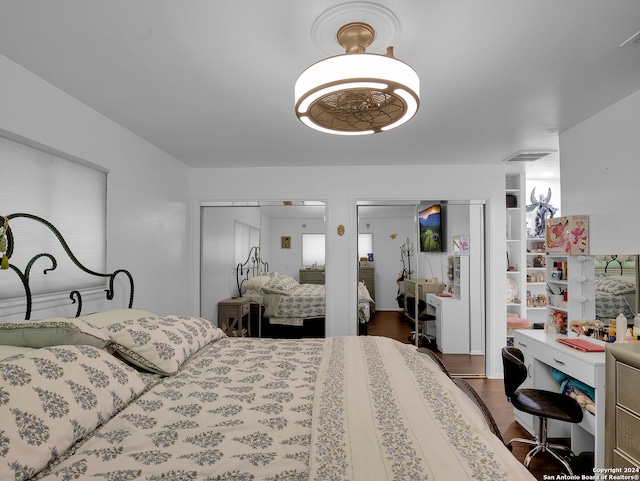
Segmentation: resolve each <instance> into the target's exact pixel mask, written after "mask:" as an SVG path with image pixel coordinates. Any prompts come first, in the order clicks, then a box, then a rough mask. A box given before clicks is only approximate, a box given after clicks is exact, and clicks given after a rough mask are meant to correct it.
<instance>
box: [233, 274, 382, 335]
mask: <svg viewBox="0 0 640 481" xmlns="http://www.w3.org/2000/svg"><path fill="white" fill-rule="evenodd" d="M242 287H243V289H241V290H240V292H241V293H242V296H243V297H248V298H249V299H251V302H252V303H255V304H258V305H259V306H261V308H262V309H261V315H262V317H263V318H265V319H266V323H268V324H269V325H271V326H274V325H279V326H295V327H304V326H305V323H306V324H307V325H309V324H313V323H322V322H323V320H324V317H325V308H326V307H325V306H326V302H325V286H324V284H300V283H299V282H298V281H297V280H295V279H294V278H293V277H291V276H289V275H288V274H284V273H280V272H269V273H263V274H262V275H256V276H253V277H247V278H246V279H245V280H244V281H243V283H242ZM373 302H374V301H373V299H372V298H371V295H370V294H369V290H368V289H367V286H366V285H365V284H364V282H358V320H359V322H360V323H361V324H366V323H367V322H369V320H370V318H371V309H370V306H371V304H372V303H373ZM263 328H264V329H265V330H268V329H269V326H266V327H265V326H263ZM272 329H273V327H272Z"/></svg>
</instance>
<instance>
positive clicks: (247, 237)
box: [233, 220, 260, 269]
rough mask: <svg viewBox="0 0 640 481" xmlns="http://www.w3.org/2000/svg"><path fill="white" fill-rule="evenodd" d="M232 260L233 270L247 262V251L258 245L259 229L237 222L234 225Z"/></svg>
mask: <svg viewBox="0 0 640 481" xmlns="http://www.w3.org/2000/svg"><path fill="white" fill-rule="evenodd" d="M234 230H235V232H234V249H233V252H234V256H233V257H234V259H235V263H234V265H233V268H234V269H235V267H236V266H237V265H238V264H242V263H243V262H244V261H246V260H247V257H248V256H249V251H250V250H251V248H252V247H254V246H256V247H257V246H259V245H260V229H257V228H255V227H253V226H250V225H247V224H245V223H244V222H240V221H238V220H236V221H235V223H234Z"/></svg>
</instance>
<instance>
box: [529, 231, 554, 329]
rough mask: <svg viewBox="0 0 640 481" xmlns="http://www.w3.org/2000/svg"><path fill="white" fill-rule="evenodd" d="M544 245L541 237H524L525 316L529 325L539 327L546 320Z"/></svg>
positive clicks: (547, 298)
mask: <svg viewBox="0 0 640 481" xmlns="http://www.w3.org/2000/svg"><path fill="white" fill-rule="evenodd" d="M544 245H545V239H544V238H542V237H527V239H526V253H525V258H526V261H525V262H526V273H525V286H526V294H525V296H524V302H525V305H526V308H525V318H526V319H528V320H529V321H531V327H534V328H541V327H543V326H544V323H545V322H547V305H548V303H549V297H548V292H547V269H546V262H547V259H546V256H545V249H544Z"/></svg>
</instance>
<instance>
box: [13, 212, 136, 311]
mask: <svg viewBox="0 0 640 481" xmlns="http://www.w3.org/2000/svg"><path fill="white" fill-rule="evenodd" d="M18 217H23V218H26V219H32V220H34V221H36V222H39V223H41V224H43V225H45V226H46V227H47V228H48V229H49V230H50V231H51V232H53V234H54V235H55V236H56V238H57V239H58V241H59V242H60V245H61V246H62V248H63V249H64V251H65V252H66V253H67V255H68V256H69V259H71V261H72V262H73V263H74V264H75V265H76V266H77V267H78V269H80V270H81V271H83V272H86V273H87V274H89V275H92V276H97V277H105V278H108V279H109V288H108V289H105V292H106V297H107V299H108V300H112V299H113V297H114V289H113V284H114V280H115V278H116V276H118V274H120V273H123V274H125V275H126V276H127V278H128V279H129V286H130V293H129V308H131V307H132V306H133V277H132V276H131V273H130V272H129V271H127V270H125V269H118V270H116V271H114V272H112V273H101V272H95V271H92V270H91V269H88V268H87V267H85V266H84V265H82V263H81V262H80V261H79V260H78V259H77V257H76V256H75V255H74V254H73V252H71V249H70V248H69V245H68V244H67V242H66V241H65V240H64V237H63V236H62V234H61V233H60V231H59V230H58V229H56V227H55V226H54V225H53V224H51V223H50V222H49V221H47V220H45V219H43V218H41V217H38V216H35V215H32V214H24V213H16V214H9V215H8V216H6V219H7V220H11V219H15V218H18ZM4 235H6V257H7V258H8V259H11V255H12V254H13V248H14V240H13V233H12V231H11V225H10V224H8V225H7V226H6V227H5V232H4ZM41 257H46V258H48V259H49V260H50V261H51V267H49V268H46V269H44V270H43V274H45V275H46V274H47V272H49V271H52V270H54V269H55V268H56V267H57V265H58V261H57V260H56V258H55V257H54V256H53V255H51V254H49V253H46V252H44V253H40V254H36V255H34V256H33V257H32V258H31V259H30V260H29V262H27V265H26V266H25V268H24V272H23V271H21V270H20V269H19V268H18V267H16V266H14V265H13V264H11V263H9V265H8V267H9V268H10V269H11V270H13V271H14V272H15V273H16V274H17V275H18V277H19V278H20V280H21V281H22V285H23V286H24V292H25V295H26V300H27V309H26V314H25V319H27V320H28V319H30V317H31V307H32V294H31V287H30V285H29V279H30V275H31V268H32V267H33V265H34V263H35V262H36V261H37V260H38V259H40V258H41ZM69 298H70V299H71V301H72V303H73V304H75V303H76V302H77V303H78V309H77V311H76V317H78V316H80V313H81V312H82V295H81V294H80V292H79V291H77V290H73V291H71V292H70V293H69Z"/></svg>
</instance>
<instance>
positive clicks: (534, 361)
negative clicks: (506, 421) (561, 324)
mask: <svg viewBox="0 0 640 481" xmlns="http://www.w3.org/2000/svg"><path fill="white" fill-rule="evenodd" d="M562 337H566V336H565V335H562V334H546V333H545V332H544V331H543V330H541V329H520V330H517V331H515V334H514V345H515V347H517V348H518V349H520V350H521V351H522V353H523V354H524V357H525V364H526V365H527V370H528V372H529V377H528V378H527V380H526V381H525V382H524V383H523V385H522V387H533V388H536V389H546V390H548V391H556V392H557V391H559V389H560V385H559V384H558V383H557V382H556V381H555V380H554V379H553V377H552V375H551V368H552V367H553V368H555V369H557V370H558V371H561V372H563V373H565V374H567V375H568V376H571V377H572V378H574V379H577V380H578V381H582V382H583V383H585V384H587V385H588V386H591V387H593V388H594V389H595V393H596V399H595V404H596V413H595V415H593V414H591V413H589V412H587V411H584V417H583V419H582V422H581V423H580V424H572V423H565V422H562V421H557V420H554V419H550V420H549V437H571V449H572V450H573V452H574V453H575V454H579V453H581V452H582V451H588V452H593V453H594V464H595V467H596V468H603V467H604V439H605V429H604V426H605V423H604V419H605V353H604V352H581V351H578V350H577V349H573V348H571V347H569V346H565V345H563V344H560V343H559V342H557V339H558V338H562ZM589 340H590V341H593V342H594V343H595V344H605V343H604V342H602V341H598V340H592V339H589ZM514 414H515V416H516V421H518V423H519V424H521V425H522V426H523V427H524V428H525V429H526V430H527V431H529V432H530V433H531V434H534V431H535V430H536V429H537V423H534V420H533V416H532V415H528V414H526V413H522V412H521V411H518V410H516V409H514Z"/></svg>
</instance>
